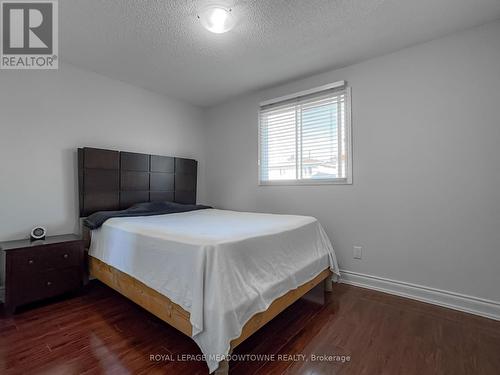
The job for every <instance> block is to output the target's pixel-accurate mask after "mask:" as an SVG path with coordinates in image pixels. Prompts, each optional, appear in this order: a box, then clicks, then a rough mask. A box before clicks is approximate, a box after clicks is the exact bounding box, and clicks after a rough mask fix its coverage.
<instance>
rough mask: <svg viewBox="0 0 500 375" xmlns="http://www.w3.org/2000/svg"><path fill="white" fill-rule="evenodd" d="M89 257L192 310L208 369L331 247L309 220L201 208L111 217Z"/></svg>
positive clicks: (327, 256)
mask: <svg viewBox="0 0 500 375" xmlns="http://www.w3.org/2000/svg"><path fill="white" fill-rule="evenodd" d="M90 254H91V255H92V256H94V257H96V258H97V259H100V260H101V261H103V262H105V263H107V264H109V265H111V266H113V267H115V268H117V269H119V270H120V271H122V272H125V273H127V274H129V275H131V276H133V277H134V278H136V279H138V280H140V281H141V282H143V283H144V284H146V285H147V286H149V287H150V288H153V289H155V290H156V291H158V292H160V293H161V294H163V295H165V296H167V297H168V298H170V299H171V300H172V301H173V302H175V303H177V304H179V305H180V306H182V307H183V308H184V309H185V310H186V311H189V313H190V314H191V318H190V319H191V324H192V326H193V331H192V335H193V336H192V337H193V339H194V341H195V342H196V343H197V344H198V346H199V347H200V348H201V351H202V352H203V354H205V356H206V360H207V364H208V367H209V370H210V372H212V371H214V370H215V369H217V367H218V360H220V358H221V356H224V355H227V354H228V351H229V345H230V342H231V340H232V339H234V338H237V337H239V336H240V334H241V330H242V328H243V326H244V325H245V323H246V322H247V321H248V320H249V319H250V318H251V317H252V316H253V315H255V314H256V313H258V312H261V311H264V310H266V309H267V308H268V307H269V305H270V304H271V303H272V302H273V301H274V300H275V299H276V298H278V297H280V296H282V295H284V294H286V293H287V292H288V291H290V290H292V289H295V288H297V287H298V286H300V285H302V284H304V283H305V282H307V281H309V280H311V279H313V278H314V277H315V276H316V275H317V274H318V273H319V272H321V271H322V270H324V269H325V268H327V267H330V269H331V270H332V271H333V272H334V273H337V274H338V265H337V260H336V258H335V253H334V251H333V248H332V245H331V243H330V241H329V239H328V237H327V235H326V234H325V232H324V230H323V228H322V227H321V225H320V223H319V222H318V221H317V220H316V219H315V218H313V217H308V216H292V215H272V214H260V213H249V212H235V211H225V210H216V209H206V210H199V211H192V212H184V213H177V214H169V215H159V216H149V217H130V218H113V219H109V220H108V221H106V222H105V223H104V225H102V227H101V228H99V229H96V230H94V231H92V242H91V246H90Z"/></svg>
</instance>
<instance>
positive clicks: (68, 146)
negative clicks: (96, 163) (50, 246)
mask: <svg viewBox="0 0 500 375" xmlns="http://www.w3.org/2000/svg"><path fill="white" fill-rule="evenodd" d="M202 115H203V113H202V111H201V110H200V109H198V108H196V107H193V106H190V105H187V104H184V103H181V102H178V101H174V100H170V99H168V98H166V97H164V96H161V95H157V94H154V93H152V92H149V91H146V90H143V89H140V88H137V87H134V86H131V85H128V84H125V83H122V82H119V81H115V80H111V79H109V78H106V77H104V76H101V75H98V74H94V73H90V72H86V71H83V70H80V69H77V68H76V67H73V66H71V65H67V64H63V65H62V66H61V67H60V69H59V70H58V71H5V70H3V71H0V241H3V240H10V239H16V238H26V237H27V236H28V235H29V231H30V230H31V228H32V227H34V226H35V225H43V226H46V227H47V231H48V233H49V235H50V234H61V233H72V232H77V231H78V230H79V227H78V224H77V223H78V195H77V194H78V188H77V164H76V149H77V147H82V146H92V147H101V148H109V149H116V150H125V151H133V152H144V153H153V154H159V155H172V156H180V157H189V158H195V159H197V160H198V161H199V168H200V170H199V177H200V178H199V185H198V199H199V200H200V201H203V191H204V181H203V175H204V168H205V163H204V161H205V159H204V151H203V133H202V129H201V127H202V125H203V123H202ZM0 280H3V278H2V279H0Z"/></svg>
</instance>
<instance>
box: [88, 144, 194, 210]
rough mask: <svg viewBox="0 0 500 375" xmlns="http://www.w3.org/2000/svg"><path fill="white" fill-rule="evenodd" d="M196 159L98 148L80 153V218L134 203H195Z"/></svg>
mask: <svg viewBox="0 0 500 375" xmlns="http://www.w3.org/2000/svg"><path fill="white" fill-rule="evenodd" d="M197 169H198V162H197V161H196V160H193V159H183V158H174V157H170V156H158V155H148V154H137V153H132V152H124V151H113V150H102V149H97V148H89V147H84V148H79V149H78V186H79V192H80V195H79V197H80V217H85V216H88V215H90V214H92V213H94V212H96V211H104V210H119V209H124V208H127V207H130V206H131V205H133V204H134V203H140V202H157V201H171V202H177V203H186V204H195V203H196V180H197Z"/></svg>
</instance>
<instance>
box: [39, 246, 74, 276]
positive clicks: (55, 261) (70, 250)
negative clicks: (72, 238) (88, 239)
mask: <svg viewBox="0 0 500 375" xmlns="http://www.w3.org/2000/svg"><path fill="white" fill-rule="evenodd" d="M42 253H43V261H42V265H43V268H44V269H46V270H48V269H54V268H65V267H70V266H78V265H80V264H81V263H82V254H83V247H82V244H81V242H77V243H74V244H68V245H64V246H54V247H52V248H50V247H49V248H47V249H43V250H42Z"/></svg>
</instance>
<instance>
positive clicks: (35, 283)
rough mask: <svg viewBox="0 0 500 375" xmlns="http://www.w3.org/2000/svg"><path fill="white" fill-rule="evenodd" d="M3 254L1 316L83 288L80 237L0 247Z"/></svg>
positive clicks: (62, 237)
mask: <svg viewBox="0 0 500 375" xmlns="http://www.w3.org/2000/svg"><path fill="white" fill-rule="evenodd" d="M0 249H1V250H3V251H4V252H5V260H6V263H5V265H6V266H5V312H6V313H7V314H11V313H13V312H14V311H15V309H16V308H17V307H18V306H20V305H24V304H26V303H29V302H34V301H38V300H41V299H44V298H49V297H54V296H57V295H60V294H63V293H66V292H69V291H72V290H76V289H78V288H80V287H81V286H82V285H83V277H84V252H83V240H82V239H81V237H80V236H77V235H74V234H67V235H62V236H51V237H47V238H46V239H45V240H42V241H34V242H30V240H18V241H8V242H2V243H0Z"/></svg>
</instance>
